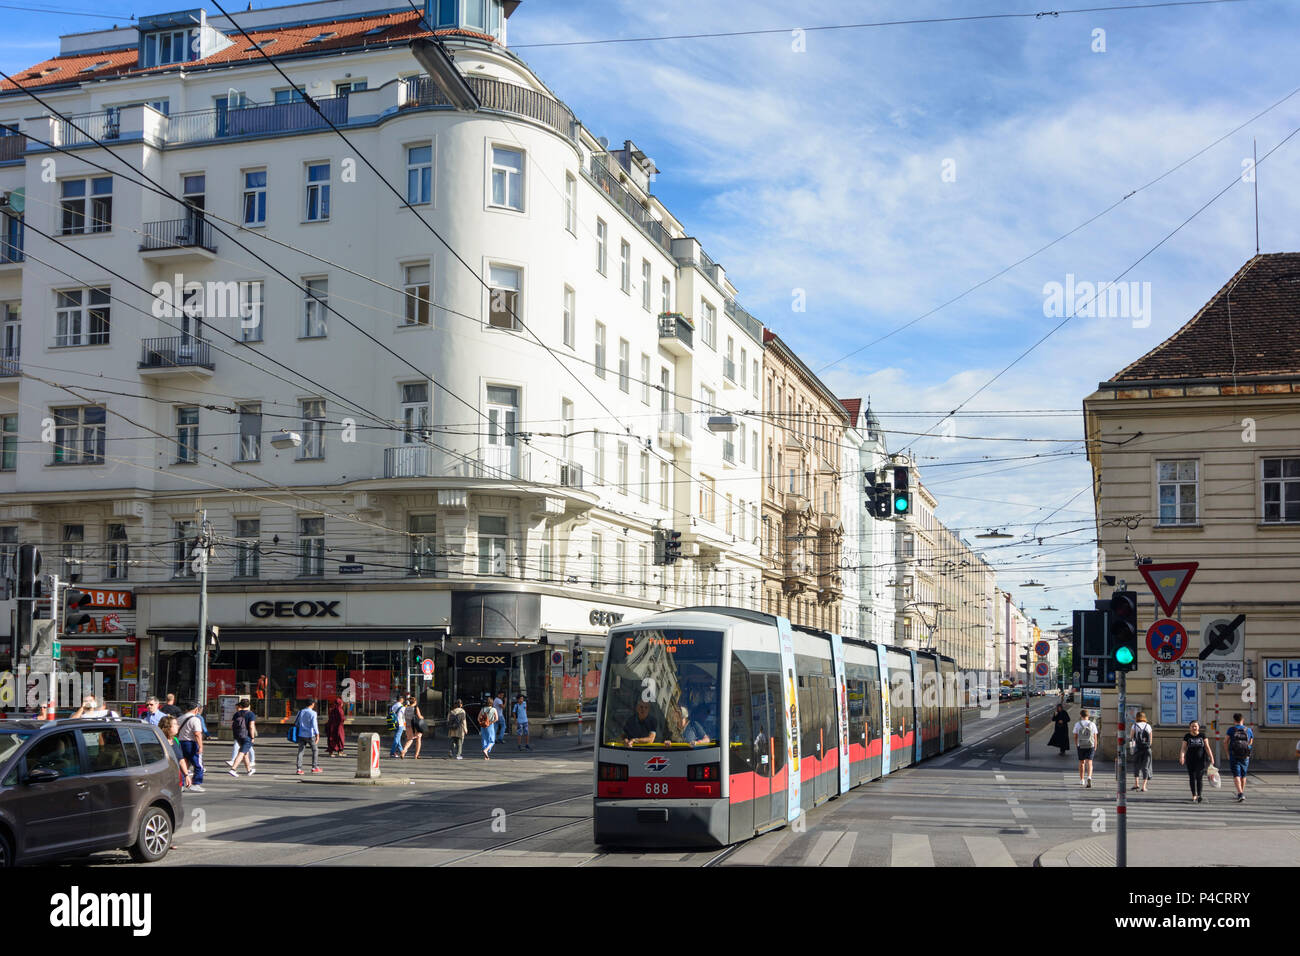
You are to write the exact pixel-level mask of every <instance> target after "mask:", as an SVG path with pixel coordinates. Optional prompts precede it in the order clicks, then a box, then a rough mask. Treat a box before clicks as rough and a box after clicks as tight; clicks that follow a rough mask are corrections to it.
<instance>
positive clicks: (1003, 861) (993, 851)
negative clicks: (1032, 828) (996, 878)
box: [962, 836, 1016, 866]
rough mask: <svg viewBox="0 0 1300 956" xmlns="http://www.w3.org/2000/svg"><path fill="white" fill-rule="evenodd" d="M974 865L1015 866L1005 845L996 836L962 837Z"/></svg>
mask: <svg viewBox="0 0 1300 956" xmlns="http://www.w3.org/2000/svg"><path fill="white" fill-rule="evenodd" d="M962 840H964V841H965V843H966V849H967V850H969V851H970V855H971V859H972V860H973V861H974V863H975V865H976V866H1015V865H1016V861H1015V860H1013V859H1012V858H1011V854H1010V853H1008V852H1007V848H1006V845H1005V844H1004V843H1003V842H1002V841H1001V840H999V839H998V838H997V837H979V836H968V837H962Z"/></svg>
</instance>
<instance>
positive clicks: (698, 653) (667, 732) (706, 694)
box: [601, 628, 722, 748]
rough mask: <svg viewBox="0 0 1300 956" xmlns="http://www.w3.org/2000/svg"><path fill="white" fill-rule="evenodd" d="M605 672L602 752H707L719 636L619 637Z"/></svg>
mask: <svg viewBox="0 0 1300 956" xmlns="http://www.w3.org/2000/svg"><path fill="white" fill-rule="evenodd" d="M612 644H613V646H612V647H611V648H610V653H609V658H608V660H607V662H606V668H605V693H604V698H603V699H604V708H605V718H604V724H603V731H604V732H603V734H602V738H601V739H602V740H603V741H604V744H605V746H607V747H658V748H664V747H672V748H676V747H683V748H685V747H706V746H716V745H717V740H718V717H719V715H718V702H719V695H718V680H719V675H720V672H721V669H722V635H721V634H720V633H718V632H716V631H698V630H684V629H680V628H664V629H651V628H646V629H643V630H633V631H620V632H619V633H618V634H617V635H616V636H615V639H614V641H613V642H612Z"/></svg>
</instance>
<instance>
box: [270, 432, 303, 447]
mask: <svg viewBox="0 0 1300 956" xmlns="http://www.w3.org/2000/svg"><path fill="white" fill-rule="evenodd" d="M301 444H302V435H300V434H299V433H298V432H291V431H289V429H287V428H282V429H280V430H279V431H278V432H276V433H275V434H274V435H272V436H271V447H272V448H279V449H285V448H297V447H299V446H300V445H301Z"/></svg>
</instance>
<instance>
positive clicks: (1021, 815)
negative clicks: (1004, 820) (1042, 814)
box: [1011, 807, 1029, 820]
mask: <svg viewBox="0 0 1300 956" xmlns="http://www.w3.org/2000/svg"><path fill="white" fill-rule="evenodd" d="M1011 815H1012V816H1013V817H1015V818H1016V819H1017V820H1028V819H1029V814H1027V813H1025V811H1024V809H1023V808H1021V807H1012V808H1011Z"/></svg>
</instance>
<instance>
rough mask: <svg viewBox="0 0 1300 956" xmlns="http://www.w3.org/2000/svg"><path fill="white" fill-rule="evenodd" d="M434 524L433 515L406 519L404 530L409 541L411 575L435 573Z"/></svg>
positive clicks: (434, 518) (414, 516)
mask: <svg viewBox="0 0 1300 956" xmlns="http://www.w3.org/2000/svg"><path fill="white" fill-rule="evenodd" d="M436 524H437V518H436V516H435V515H410V516H408V517H407V519H406V530H407V533H408V534H409V535H410V540H411V573H412V574H423V575H431V574H436V573H437V563H436V562H437V555H438V551H437V546H436V541H435V534H434V532H435V528H436Z"/></svg>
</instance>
